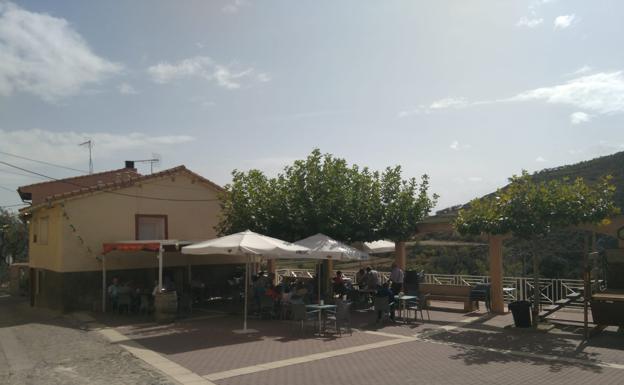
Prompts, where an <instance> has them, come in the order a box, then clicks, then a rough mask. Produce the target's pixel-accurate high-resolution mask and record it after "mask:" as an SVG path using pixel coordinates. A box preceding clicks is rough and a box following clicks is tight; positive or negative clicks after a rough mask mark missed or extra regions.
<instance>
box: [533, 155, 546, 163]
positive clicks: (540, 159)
mask: <svg viewBox="0 0 624 385" xmlns="http://www.w3.org/2000/svg"><path fill="white" fill-rule="evenodd" d="M535 161H536V162H538V163H544V162H546V159H544V157H542V156H538V157H537V158H535Z"/></svg>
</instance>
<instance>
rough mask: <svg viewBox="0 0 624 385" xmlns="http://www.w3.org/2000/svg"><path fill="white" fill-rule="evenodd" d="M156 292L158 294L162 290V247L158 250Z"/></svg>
mask: <svg viewBox="0 0 624 385" xmlns="http://www.w3.org/2000/svg"><path fill="white" fill-rule="evenodd" d="M156 258H158V292H159V293H160V292H161V291H162V288H163V276H162V274H163V248H162V246H161V247H160V249H158V255H157V256H156Z"/></svg>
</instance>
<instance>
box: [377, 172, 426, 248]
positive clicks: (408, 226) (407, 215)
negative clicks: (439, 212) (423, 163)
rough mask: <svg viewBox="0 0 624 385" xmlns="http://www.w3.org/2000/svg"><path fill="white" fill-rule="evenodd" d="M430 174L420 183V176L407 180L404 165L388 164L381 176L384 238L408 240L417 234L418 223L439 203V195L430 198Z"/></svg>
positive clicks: (424, 176) (423, 177) (382, 231)
mask: <svg viewBox="0 0 624 385" xmlns="http://www.w3.org/2000/svg"><path fill="white" fill-rule="evenodd" d="M428 189H429V177H428V176H427V175H423V176H422V179H421V182H420V184H419V183H418V182H417V181H416V178H411V179H409V180H403V179H402V178H401V167H400V166H396V167H394V168H390V167H388V168H387V169H386V171H385V172H384V173H383V175H382V177H381V204H382V207H383V210H382V211H383V219H382V224H381V235H382V238H389V239H392V240H393V241H396V242H398V241H404V240H407V239H409V238H410V237H411V236H412V235H413V234H414V229H415V228H416V225H417V224H418V222H420V221H422V220H423V219H424V217H425V216H426V215H427V214H428V213H429V212H430V211H431V209H432V208H433V206H435V203H436V200H437V198H438V196H437V195H436V194H433V197H432V198H429V196H428V195H427V191H428Z"/></svg>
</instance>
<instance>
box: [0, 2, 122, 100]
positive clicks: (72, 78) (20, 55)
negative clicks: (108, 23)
mask: <svg viewBox="0 0 624 385" xmlns="http://www.w3.org/2000/svg"><path fill="white" fill-rule="evenodd" d="M121 69H122V66H121V65H119V64H117V63H113V62H111V61H108V60H106V59H104V58H101V57H99V56H97V55H96V54H95V53H93V51H91V48H90V47H89V45H88V44H87V42H86V41H85V40H84V39H83V38H82V36H80V35H79V34H78V33H77V32H76V31H74V30H73V29H72V27H71V26H70V25H69V23H68V22H67V20H65V19H60V18H56V17H53V16H50V15H47V14H44V13H35V12H29V11H27V10H25V9H23V8H20V7H19V6H17V5H15V4H13V3H8V2H0V95H4V96H8V95H11V94H12V93H13V92H26V93H30V94H34V95H37V96H39V97H41V98H43V99H44V100H46V101H56V100H58V99H61V98H63V97H67V96H70V95H74V94H77V93H78V92H80V90H81V89H82V88H83V87H85V86H86V85H88V84H94V83H98V82H101V81H102V80H103V79H104V78H106V76H107V75H111V74H115V73H119V72H120V71H121Z"/></svg>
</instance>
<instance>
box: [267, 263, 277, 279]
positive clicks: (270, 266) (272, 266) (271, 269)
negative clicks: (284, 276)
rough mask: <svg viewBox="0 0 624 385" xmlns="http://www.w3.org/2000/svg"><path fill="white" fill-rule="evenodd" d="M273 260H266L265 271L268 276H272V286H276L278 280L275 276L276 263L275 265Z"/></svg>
mask: <svg viewBox="0 0 624 385" xmlns="http://www.w3.org/2000/svg"><path fill="white" fill-rule="evenodd" d="M275 262H276V261H275V259H269V260H267V270H268V273H269V276H270V275H271V274H273V282H272V283H273V284H274V285H277V283H278V279H277V275H276V274H275V271H276V270H277V263H275Z"/></svg>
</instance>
